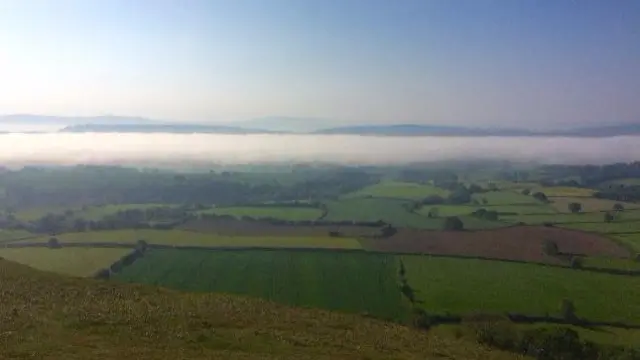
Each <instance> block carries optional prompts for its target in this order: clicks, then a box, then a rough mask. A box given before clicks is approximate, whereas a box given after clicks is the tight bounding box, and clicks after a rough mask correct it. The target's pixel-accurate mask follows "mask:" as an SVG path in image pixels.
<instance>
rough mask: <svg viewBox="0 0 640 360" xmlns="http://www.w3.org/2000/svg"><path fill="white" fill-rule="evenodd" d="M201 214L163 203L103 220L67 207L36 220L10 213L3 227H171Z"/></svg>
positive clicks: (52, 229) (44, 230)
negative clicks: (83, 214) (89, 218)
mask: <svg viewBox="0 0 640 360" xmlns="http://www.w3.org/2000/svg"><path fill="white" fill-rule="evenodd" d="M195 218H197V216H196V215H195V214H194V213H193V212H191V211H188V210H187V209H186V208H185V207H169V206H159V207H153V208H146V209H127V210H121V211H118V212H116V213H114V214H111V215H107V216H105V217H104V218H102V219H100V220H86V219H84V218H82V217H78V216H76V214H75V213H74V212H73V211H71V210H67V211H66V212H64V213H62V214H51V213H50V214H46V215H44V216H42V217H40V218H38V219H36V220H34V221H19V220H18V219H16V218H15V216H6V217H5V218H4V219H2V221H0V226H2V227H4V228H8V229H23V230H28V231H30V232H33V233H49V234H56V233H61V232H81V231H91V230H115V229H132V228H135V229H145V228H157V229H170V228H173V227H174V226H176V225H179V224H183V223H184V222H186V221H189V220H193V219H195Z"/></svg>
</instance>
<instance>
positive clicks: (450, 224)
mask: <svg viewBox="0 0 640 360" xmlns="http://www.w3.org/2000/svg"><path fill="white" fill-rule="evenodd" d="M443 227H444V230H450V231H460V230H464V223H463V222H462V220H460V218H458V217H457V216H449V217H447V218H446V219H445V220H444V225H443Z"/></svg>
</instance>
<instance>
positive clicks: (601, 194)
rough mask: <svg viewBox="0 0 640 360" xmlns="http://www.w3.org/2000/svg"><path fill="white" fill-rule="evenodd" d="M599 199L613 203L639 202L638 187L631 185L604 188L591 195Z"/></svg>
mask: <svg viewBox="0 0 640 360" xmlns="http://www.w3.org/2000/svg"><path fill="white" fill-rule="evenodd" d="M593 197H596V198H599V199H609V200H615V201H626V202H635V201H640V186H638V185H631V186H623V187H619V186H616V187H612V188H605V189H602V190H600V191H597V192H595V193H594V194H593Z"/></svg>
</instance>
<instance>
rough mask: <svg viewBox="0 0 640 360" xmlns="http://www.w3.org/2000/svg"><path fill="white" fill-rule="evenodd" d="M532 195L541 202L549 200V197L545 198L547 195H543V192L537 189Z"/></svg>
mask: <svg viewBox="0 0 640 360" xmlns="http://www.w3.org/2000/svg"><path fill="white" fill-rule="evenodd" d="M533 197H534V198H535V199H536V200H539V201H542V202H547V201H549V199H547V195H545V194H544V193H543V192H540V191H538V192H536V193H534V194H533Z"/></svg>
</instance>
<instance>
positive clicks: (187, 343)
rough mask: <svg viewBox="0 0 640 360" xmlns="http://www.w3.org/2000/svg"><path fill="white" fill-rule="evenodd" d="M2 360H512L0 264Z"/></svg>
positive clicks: (313, 318) (453, 343)
mask: <svg viewBox="0 0 640 360" xmlns="http://www.w3.org/2000/svg"><path fill="white" fill-rule="evenodd" d="M0 283H1V284H2V287H0V358H9V359H24V358H37V359H65V360H72V359H98V358H99V359H118V360H120V359H213V358H216V359H217V358H226V359H312V358H313V359H422V360H424V359H442V358H447V359H495V360H501V359H505V360H506V359H517V358H519V357H518V356H515V355H511V354H505V353H501V352H496V351H489V350H487V349H484V348H482V347H480V346H478V345H476V344H475V343H473V342H469V341H465V340H454V339H447V338H443V337H437V336H434V335H429V334H428V333H425V332H420V331H417V330H414V329H411V328H407V327H404V326H400V325H395V324H389V323H384V322H380V321H376V320H372V319H367V318H363V317H361V316H356V315H346V314H339V313H332V312H327V311H321V310H311V309H305V310H303V309H294V308H289V307H285V306H280V305H276V304H273V303H269V302H265V301H260V300H254V299H247V298H242V297H232V296H227V295H216V294H191V293H179V292H175V291H169V290H165V289H160V288H154V287H149V286H142V285H123V284H114V283H109V282H102V281H98V280H91V279H78V278H67V277H64V276H59V275H55V274H52V273H45V272H40V271H37V270H33V269H31V268H29V267H27V266H23V265H19V264H16V263H13V262H10V261H7V260H1V261H0Z"/></svg>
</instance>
